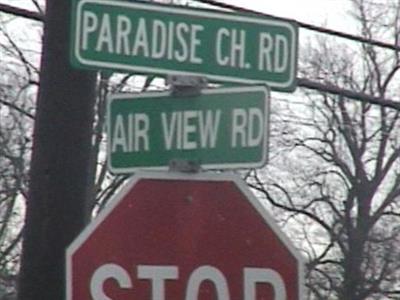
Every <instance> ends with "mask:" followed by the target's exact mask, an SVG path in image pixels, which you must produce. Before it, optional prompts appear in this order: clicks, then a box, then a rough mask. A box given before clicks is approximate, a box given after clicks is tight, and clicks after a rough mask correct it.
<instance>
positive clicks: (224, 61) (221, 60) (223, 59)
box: [215, 27, 229, 66]
mask: <svg viewBox="0 0 400 300" xmlns="http://www.w3.org/2000/svg"><path fill="white" fill-rule="evenodd" d="M228 37H229V30H228V29H226V28H224V27H222V28H220V29H219V30H218V32H217V40H216V44H215V47H216V50H215V51H216V59H217V63H218V64H219V65H221V66H226V65H228V64H229V56H227V55H225V56H223V54H222V49H223V48H226V45H225V47H224V43H223V42H224V41H223V39H224V38H225V39H226V38H228Z"/></svg>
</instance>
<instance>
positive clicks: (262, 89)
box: [107, 85, 271, 174]
mask: <svg viewBox="0 0 400 300" xmlns="http://www.w3.org/2000/svg"><path fill="white" fill-rule="evenodd" d="M243 92H263V93H264V94H265V101H264V104H265V107H264V112H265V117H264V137H263V145H262V149H263V153H262V157H261V159H260V160H259V161H257V162H252V163H248V162H241V163H215V164H201V165H200V167H201V168H203V169H205V170H218V169H251V168H261V167H263V166H265V165H266V164H267V161H268V152H269V137H270V135H269V132H270V115H271V113H270V102H271V97H270V91H269V89H268V87H267V86H266V85H255V86H239V87H225V88H209V89H202V90H201V93H202V95H211V94H225V93H230V94H233V93H243ZM150 97H160V98H162V97H171V92H146V93H137V94H114V95H111V96H110V97H109V99H108V101H107V120H111V109H110V107H111V103H112V101H113V100H114V99H118V100H119V99H135V98H136V99H141V98H150ZM228 101H229V100H228ZM110 131H111V126H110V124H109V121H108V126H107V139H108V142H107V166H108V170H110V172H111V173H113V174H129V173H132V172H135V171H138V170H157V171H162V170H168V168H169V166H155V167H154V166H153V167H128V168H114V167H113V166H112V164H111V149H110V147H111V143H110V142H109V141H110V139H109V137H110V136H111V132H110Z"/></svg>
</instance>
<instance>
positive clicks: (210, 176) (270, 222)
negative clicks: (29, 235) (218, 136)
mask: <svg viewBox="0 0 400 300" xmlns="http://www.w3.org/2000/svg"><path fill="white" fill-rule="evenodd" d="M142 179H154V180H182V181H212V182H232V183H234V184H235V186H236V187H237V188H238V189H239V190H240V192H242V193H243V195H244V197H245V198H246V199H247V200H248V201H249V203H250V204H251V206H252V207H253V208H254V209H255V210H256V211H257V213H258V214H259V215H260V216H261V217H262V218H263V220H264V222H265V223H266V224H267V226H268V227H270V228H271V230H272V231H273V232H274V233H275V234H276V235H277V236H278V238H279V239H280V241H281V242H282V243H283V244H284V245H285V246H286V248H287V249H288V250H289V252H290V253H291V254H292V255H293V256H294V257H295V258H296V260H297V262H298V265H297V267H298V288H299V290H298V293H299V299H298V300H301V299H303V298H304V296H305V285H304V284H305V280H304V276H305V258H304V256H303V255H302V254H301V252H300V251H299V250H298V249H297V248H296V247H295V246H294V245H293V243H292V242H291V241H290V239H289V238H288V237H287V235H286V234H285V233H283V231H282V230H281V229H280V228H279V226H278V225H277V224H276V223H275V221H274V218H273V217H272V215H271V214H270V213H269V212H268V211H267V209H266V207H265V206H264V205H263V204H262V203H261V201H260V200H259V199H257V197H256V196H255V195H254V194H253V192H252V191H251V190H250V189H249V187H248V186H247V184H246V182H245V181H243V179H241V178H240V177H239V176H238V175H235V174H232V173H220V174H218V173H213V172H202V173H194V174H187V173H178V172H154V171H153V172H148V171H146V172H137V173H136V174H135V175H134V176H132V177H131V178H130V179H129V181H128V182H127V183H126V184H125V185H124V186H123V187H122V189H121V190H120V191H118V192H117V193H116V194H115V195H114V196H113V197H112V198H111V199H110V201H109V204H108V205H107V206H106V207H105V208H104V209H103V210H102V211H101V212H100V213H99V215H98V216H97V217H96V218H95V219H94V220H93V221H92V222H91V223H90V224H89V225H88V226H87V227H86V228H85V229H84V230H83V231H82V232H81V233H80V234H79V235H78V237H77V238H76V239H75V240H74V241H73V242H72V243H71V245H70V246H69V247H68V248H67V250H66V296H67V298H66V300H73V299H72V288H73V287H72V282H73V281H72V277H73V272H72V255H73V254H74V253H75V252H76V251H77V250H78V249H79V248H80V246H81V245H83V243H84V242H85V241H86V240H87V239H88V238H89V237H90V236H91V235H92V234H93V232H94V231H95V230H96V229H97V228H98V227H99V226H100V225H101V223H102V222H103V221H104V220H105V219H106V218H107V217H108V216H109V215H110V214H111V212H112V211H113V210H114V209H115V208H116V207H117V206H118V204H119V203H120V202H121V201H122V199H123V198H124V197H125V195H127V194H128V193H129V191H131V190H132V188H133V187H134V186H135V185H136V184H137V183H138V182H139V181H140V180H142Z"/></svg>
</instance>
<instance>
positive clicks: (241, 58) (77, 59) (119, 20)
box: [71, 0, 298, 92]
mask: <svg viewBox="0 0 400 300" xmlns="http://www.w3.org/2000/svg"><path fill="white" fill-rule="evenodd" d="M73 12H74V13H73V20H72V22H71V23H72V34H71V61H72V64H73V65H75V66H76V67H80V68H89V69H109V70H113V71H123V72H139V73H157V74H171V73H173V74H176V75H199V76H206V77H208V78H209V79H211V80H216V81H229V82H241V83H262V84H267V85H268V86H270V87H271V88H272V89H274V90H279V91H287V92H291V91H293V90H294V89H295V88H296V72H297V50H298V28H297V25H296V24H295V23H294V22H284V21H281V20H277V19H273V18H266V17H258V16H254V15H243V14H233V13H227V12H219V11H215V10H214V11H212V10H204V9H199V8H188V7H179V6H170V5H160V4H158V5H157V4H149V3H143V2H128V1H118V0H117V1H116V0H112V1H108V0H79V1H76V2H75V8H74V10H73Z"/></svg>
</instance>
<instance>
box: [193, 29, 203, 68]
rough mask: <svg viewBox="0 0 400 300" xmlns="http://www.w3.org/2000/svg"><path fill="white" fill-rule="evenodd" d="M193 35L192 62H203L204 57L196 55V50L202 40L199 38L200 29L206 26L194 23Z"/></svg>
mask: <svg viewBox="0 0 400 300" xmlns="http://www.w3.org/2000/svg"><path fill="white" fill-rule="evenodd" d="M191 28H192V31H191V36H190V62H192V63H195V64H201V63H202V62H203V59H202V58H200V57H198V56H197V55H196V50H197V48H198V46H200V45H201V40H200V39H199V38H198V36H197V34H198V33H199V32H200V31H203V30H204V27H203V26H201V25H192V26H191Z"/></svg>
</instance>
